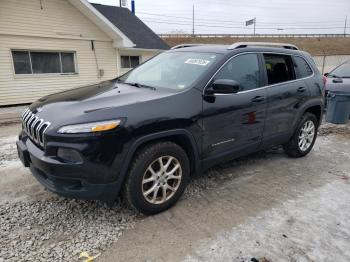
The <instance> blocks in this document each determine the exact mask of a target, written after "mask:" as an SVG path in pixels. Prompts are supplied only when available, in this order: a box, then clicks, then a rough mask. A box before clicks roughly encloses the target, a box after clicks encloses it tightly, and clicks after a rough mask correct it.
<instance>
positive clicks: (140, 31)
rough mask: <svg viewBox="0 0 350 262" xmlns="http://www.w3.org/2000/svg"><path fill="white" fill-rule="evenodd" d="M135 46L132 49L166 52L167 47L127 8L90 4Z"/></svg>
mask: <svg viewBox="0 0 350 262" xmlns="http://www.w3.org/2000/svg"><path fill="white" fill-rule="evenodd" d="M91 5H92V6H94V7H95V8H96V9H97V10H98V11H99V12H100V13H101V14H102V15H103V16H105V17H106V18H107V19H108V20H109V21H110V22H111V23H112V24H113V25H114V26H115V27H117V28H118V29H119V30H120V31H122V32H123V33H124V34H125V35H126V36H127V37H128V38H129V39H130V40H131V41H132V42H133V43H134V44H135V45H136V46H134V48H144V49H161V50H167V49H169V46H168V45H167V44H166V43H165V42H164V41H163V40H162V39H161V38H160V37H159V36H158V35H157V34H156V33H154V32H153V31H152V30H151V29H150V28H149V27H148V26H147V25H145V24H144V23H143V22H142V21H141V20H140V19H139V18H138V17H137V16H136V15H134V14H132V13H131V12H130V10H129V9H128V8H123V7H117V6H108V5H101V4H91Z"/></svg>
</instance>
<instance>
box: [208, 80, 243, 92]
mask: <svg viewBox="0 0 350 262" xmlns="http://www.w3.org/2000/svg"><path fill="white" fill-rule="evenodd" d="M238 91H239V83H238V82H237V81H235V80H230V79H218V80H215V82H214V83H213V84H212V85H211V87H210V88H208V89H207V93H208V94H211V95H212V94H235V93H237V92H238Z"/></svg>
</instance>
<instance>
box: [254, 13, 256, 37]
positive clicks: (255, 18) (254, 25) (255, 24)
mask: <svg viewBox="0 0 350 262" xmlns="http://www.w3.org/2000/svg"><path fill="white" fill-rule="evenodd" d="M255 27H256V17H254V35H255Z"/></svg>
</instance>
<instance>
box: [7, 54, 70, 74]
mask: <svg viewBox="0 0 350 262" xmlns="http://www.w3.org/2000/svg"><path fill="white" fill-rule="evenodd" d="M12 57H13V65H14V69H15V73H16V74H19V75H20V74H72V73H76V66H75V64H76V63H75V53H74V52H44V51H12Z"/></svg>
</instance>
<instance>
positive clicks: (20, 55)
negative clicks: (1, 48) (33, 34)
mask: <svg viewBox="0 0 350 262" xmlns="http://www.w3.org/2000/svg"><path fill="white" fill-rule="evenodd" d="M12 57H13V65H14V67H15V73H16V74H31V73H32V69H31V66H30V58H29V52H28V51H13V52H12Z"/></svg>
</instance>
